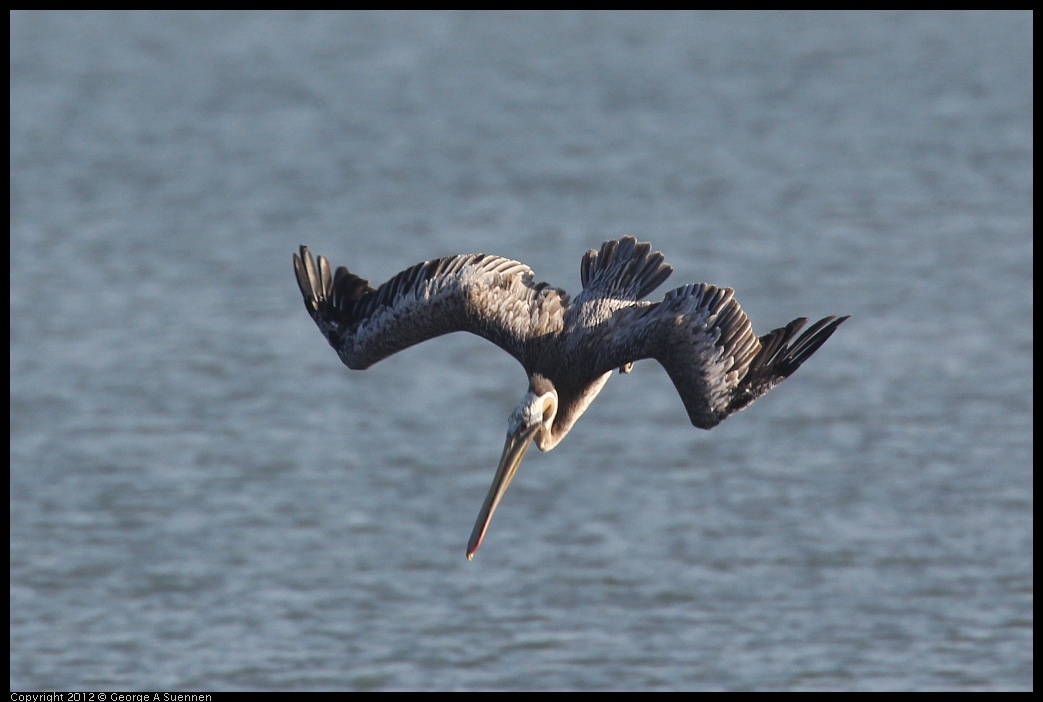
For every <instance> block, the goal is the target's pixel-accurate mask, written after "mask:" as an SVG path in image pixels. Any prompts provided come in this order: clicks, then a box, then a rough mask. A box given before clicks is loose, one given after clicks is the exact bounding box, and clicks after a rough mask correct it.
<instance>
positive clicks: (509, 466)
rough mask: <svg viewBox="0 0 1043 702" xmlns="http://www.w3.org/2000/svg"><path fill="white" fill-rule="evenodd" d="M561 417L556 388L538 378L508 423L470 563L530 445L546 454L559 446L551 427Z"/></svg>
mask: <svg viewBox="0 0 1043 702" xmlns="http://www.w3.org/2000/svg"><path fill="white" fill-rule="evenodd" d="M557 413H558V393H557V391H556V390H555V389H554V385H553V384H552V383H551V382H550V381H549V380H547V379H546V378H544V377H543V376H542V375H538V374H534V375H533V376H532V377H531V378H530V379H529V391H528V392H527V393H525V397H523V398H522V401H521V404H519V405H518V407H517V408H515V410H514V411H513V412H512V413H511V416H510V419H508V420H507V442H506V443H505V444H504V445H503V455H501V456H500V464H499V465H498V466H497V467H496V475H495V477H493V484H492V487H490V488H489V494H488V495H486V496H485V502H484V503H483V504H482V511H481V512H479V513H478V520H477V521H476V522H475V523H474V529H473V530H472V531H471V539H470V540H469V541H468V542H467V560H471V559H472V558H474V552H475V551H477V550H478V546H479V545H480V544H481V543H482V537H484V536H485V530H486V529H488V528H489V520H490V519H492V516H493V512H495V511H496V506H497V505H498V504H500V500H501V499H502V498H503V494H504V493H505V492H507V486H508V485H510V484H511V480H512V479H513V478H514V474H515V472H516V471H517V470H518V466H519V465H521V462H522V458H524V457H525V452H526V451H528V450H529V445H530V444H531V443H532V442H533V441H535V442H536V445H537V446H539V448H540V450H542V451H548V450H550V449H551V448H553V446H554V444H555V442H554V441H553V439H552V437H551V426H552V425H553V424H554V417H555V416H557Z"/></svg>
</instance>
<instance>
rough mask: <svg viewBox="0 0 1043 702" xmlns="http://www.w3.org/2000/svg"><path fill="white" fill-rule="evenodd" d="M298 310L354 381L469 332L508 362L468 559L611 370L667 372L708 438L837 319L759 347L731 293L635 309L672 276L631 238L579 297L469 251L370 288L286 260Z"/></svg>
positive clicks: (584, 269) (684, 295) (607, 248)
mask: <svg viewBox="0 0 1043 702" xmlns="http://www.w3.org/2000/svg"><path fill="white" fill-rule="evenodd" d="M293 267H294V270H295V271H296V273H297V284H298V285H300V288H301V294H303V295H304V306H305V307H307V309H308V314H310V315H311V317H312V319H314V320H315V323H316V324H317V325H318V326H319V330H320V331H321V332H322V334H323V336H325V337H326V340H327V341H329V343H330V346H332V347H333V349H334V350H335V351H336V352H337V354H338V355H339V356H340V359H341V360H342V361H343V362H344V364H345V365H346V366H348V368H352V369H355V370H362V369H364V368H368V367H370V366H371V365H373V364H374V363H376V362H377V361H379V360H381V359H384V358H387V357H388V356H390V355H391V354H393V353H395V352H397V351H401V350H402V349H405V348H408V347H410V346H413V345H414V344H418V343H420V342H421V341H425V340H427V339H431V338H433V337H436V336H439V335H441V334H447V333H449V332H455V331H467V332H471V333H472V334H477V335H478V336H481V337H484V338H486V339H488V340H489V341H491V342H493V343H494V344H496V345H497V346H499V347H500V348H501V349H503V350H504V351H506V352H507V353H509V354H511V355H512V356H514V358H516V359H517V360H518V362H520V363H521V364H522V367H524V368H525V372H526V373H528V376H529V389H528V392H526V393H525V396H524V397H523V398H522V401H521V404H519V405H518V407H517V409H515V410H514V412H512V413H511V416H510V419H508V421H507V442H506V444H505V445H504V447H503V454H502V456H501V457H500V463H499V466H498V467H497V468H496V476H495V477H494V478H493V484H492V487H491V488H490V489H489V493H488V495H486V497H485V502H484V504H482V509H481V512H479V514H478V520H477V521H476V522H475V525H474V530H473V531H472V532H471V538H470V540H469V542H468V544H467V558H468V559H470V558H472V557H473V556H474V553H475V551H477V550H478V546H479V544H481V543H482V538H483V537H484V536H485V530H486V528H488V526H489V520H490V519H491V518H492V516H493V512H494V511H495V510H496V506H497V505H498V504H499V503H500V499H501V498H502V497H503V494H504V492H505V491H506V490H507V486H508V485H510V482H511V479H512V478H514V473H515V471H516V470H517V469H518V465H519V464H520V463H521V460H522V457H523V456H524V455H525V452H526V450H528V448H529V444H530V443H535V444H536V445H537V446H538V447H539V448H540V450H541V451H550V450H551V449H552V448H554V447H555V446H557V445H558V443H560V442H561V440H562V439H563V438H565V435H566V434H568V433H569V430H570V429H571V428H572V425H573V424H575V423H576V420H577V419H579V417H580V415H582V414H583V412H584V410H586V409H587V406H588V405H590V403H591V402H592V401H593V400H594V398H595V397H597V394H598V392H600V391H601V388H602V387H603V386H604V385H605V383H606V382H607V381H608V379H609V376H610V375H611V374H612V370H613V369H615V368H618V369H619V370H620V372H621V373H627V372H629V371H630V368H631V367H632V366H633V364H634V362H635V361H640V360H642V359H646V358H654V359H655V360H657V361H659V363H660V364H661V365H662V366H663V367H664V368H665V369H666V372H667V374H668V375H669V376H670V379H671V380H672V381H673V383H674V386H675V387H676V388H677V392H678V393H679V394H680V395H681V400H682V401H683V402H684V407H685V409H686V410H687V411H688V417H689V419H691V420H692V424H694V425H695V426H697V427H700V428H702V429H710V428H712V427H714V426H716V425H717V424H719V423H720V422H721V421H723V420H724V419H725V418H726V417H728V416H729V415H731V414H733V413H734V412H738V411H739V410H741V409H743V408H745V407H747V406H748V405H749V404H750V403H751V402H753V401H754V400H756V399H757V398H758V397H760V396H761V395H763V394H764V393H766V392H768V391H769V390H771V389H772V388H773V387H775V386H776V385H778V384H779V383H781V382H782V381H783V380H785V379H786V378H788V377H789V376H790V375H791V374H792V373H793V371H795V370H797V369H798V368H800V365H801V364H802V363H804V361H806V360H807V359H808V357H810V356H811V354H813V353H815V351H817V350H818V348H819V347H820V346H821V345H822V344H823V343H824V342H825V341H826V339H828V338H829V337H830V335H832V334H833V332H835V331H836V329H837V327H838V326H840V324H841V323H843V321H844V320H845V319H847V317H826V318H824V319H821V320H819V321H818V322H816V323H815V324H813V325H812V326H811V327H810V328H809V329H808V330H807V331H805V332H804V333H803V334H801V335H800V336H799V337H798V338H796V340H794V337H796V335H797V332H799V331H800V329H801V328H802V327H803V326H804V324H805V323H806V322H807V321H808V320H807V318H806V317H799V318H797V319H794V320H793V321H792V322H790V323H789V324H787V325H786V326H784V327H781V328H779V329H776V330H774V331H771V332H768V333H767V334H765V335H764V336H762V337H759V338H758V337H757V336H756V335H755V334H754V333H753V328H752V326H751V325H750V320H749V319H748V318H747V317H746V314H745V313H744V312H743V311H742V308H740V307H739V303H738V302H736V300H735V298H734V297H733V291H732V289H731V288H719V287H717V286H716V285H707V284H699V285H686V286H684V287H681V288H677V289H676V290H671V291H670V292H668V293H667V294H666V296H665V297H664V298H663V300H662V301H661V302H647V301H642V298H644V297H645V296H647V295H648V294H649V293H651V292H652V291H653V290H655V289H656V288H657V287H659V285H660V284H662V282H663V281H665V280H666V279H667V277H668V276H669V275H670V273H671V272H672V270H673V269H672V268H671V267H670V266H669V265H667V264H666V263H664V262H663V254H661V253H659V252H658V251H657V252H654V253H653V252H652V251H651V245H650V244H648V243H638V242H637V240H636V239H634V238H633V237H625V238H623V239H620V240H618V241H606V242H605V243H604V244H602V245H601V250H600V251H593V250H591V251H588V252H587V253H586V254H585V255H584V256H583V260H582V261H581V262H580V279H581V281H582V283H583V290H582V291H581V292H580V293H579V294H578V295H577V296H576V297H575V299H574V300H571V301H570V300H569V296H568V294H566V292H565V291H564V290H562V289H560V288H555V287H551V286H550V285H548V284H547V283H537V282H536V280H535V278H534V277H533V272H532V270H531V269H530V268H529V267H528V266H526V265H525V264H523V263H519V262H518V261H512V260H510V259H506V258H501V257H500V256H489V255H486V254H469V255H460V256H447V257H445V258H436V259H435V260H433V261H424V262H423V263H418V264H416V265H415V266H413V267H412V268H409V269H407V270H404V271H402V272H401V273H399V274H398V275H396V276H395V277H393V278H392V279H391V280H389V281H388V282H386V283H384V284H383V285H381V286H380V287H379V288H376V289H374V288H372V287H370V285H369V282H367V281H366V280H363V279H362V278H360V277H359V276H357V275H355V274H353V273H349V272H348V270H347V269H346V268H343V267H341V268H338V269H337V270H336V271H332V270H331V269H330V263H329V261H328V260H327V259H326V258H325V257H324V256H319V261H318V265H316V263H315V259H314V258H312V255H311V252H309V251H308V248H307V247H306V246H302V247H301V251H300V255H299V256H298V255H297V254H294V256H293Z"/></svg>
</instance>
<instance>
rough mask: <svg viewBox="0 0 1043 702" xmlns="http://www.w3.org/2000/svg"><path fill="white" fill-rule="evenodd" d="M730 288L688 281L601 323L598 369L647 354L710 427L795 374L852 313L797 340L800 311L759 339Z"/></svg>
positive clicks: (697, 420)
mask: <svg viewBox="0 0 1043 702" xmlns="http://www.w3.org/2000/svg"><path fill="white" fill-rule="evenodd" d="M733 294H734V293H733V290H732V289H731V288H719V287H717V286H716V285H706V284H700V285H687V286H685V287H683V288H678V289H676V290H672V291H670V292H669V293H667V294H666V296H665V297H664V298H663V301H662V302H659V303H656V304H652V305H645V306H637V305H634V306H631V307H629V308H624V309H620V310H618V311H617V312H616V313H615V314H614V315H613V318H612V320H611V322H610V323H609V324H607V325H605V326H604V327H603V328H604V329H605V330H606V332H607V333H605V334H604V335H603V336H602V339H601V344H600V345H601V348H602V349H603V351H602V354H601V358H600V359H599V360H600V368H601V369H603V370H610V369H612V368H615V367H621V366H624V365H626V364H627V363H632V362H633V361H637V360H641V359H644V358H654V359H656V360H657V361H659V363H660V364H662V366H663V368H665V369H666V372H667V374H668V375H669V376H670V379H671V380H672V381H673V383H674V387H676V388H677V392H678V394H679V395H680V396H681V400H682V401H683V402H684V406H685V409H686V410H687V411H688V417H689V419H691V420H692V424H694V425H695V426H697V427H700V428H702V429H710V428H712V427H714V426H716V425H717V424H719V423H721V422H722V421H724V419H726V418H727V417H728V416H729V415H731V414H733V413H735V412H738V411H739V410H741V409H743V408H745V407H747V406H749V405H750V404H751V403H752V402H753V401H754V400H756V399H757V398H759V397H761V396H762V395H763V394H764V393H766V392H768V391H769V390H771V389H772V388H773V387H775V386H776V385H778V384H779V383H781V382H782V381H783V380H785V379H786V378H788V377H789V376H790V375H792V374H793V372H794V371H796V370H797V369H798V368H800V366H801V364H802V363H804V361H806V360H807V359H808V358H809V357H810V356H811V355H812V354H813V353H815V351H817V350H818V348H819V347H820V346H822V344H823V343H825V341H826V339H828V338H829V337H830V336H831V335H832V334H833V332H835V331H836V329H837V327H839V326H840V325H841V324H842V323H843V322H844V320H846V319H847V317H826V318H824V319H822V320H819V321H818V322H816V323H815V324H813V325H812V326H811V327H810V328H809V329H808V330H807V331H805V332H804V333H803V334H802V335H801V336H800V337H799V338H797V339H796V340H794V337H795V336H796V335H797V332H799V331H800V329H801V328H802V327H803V326H804V324H806V323H807V321H808V320H807V318H805V317H800V318H798V319H795V320H793V321H792V322H790V323H789V324H787V325H786V326H785V327H781V328H779V329H775V330H774V331H771V332H768V333H767V334H765V335H764V336H762V337H760V338H758V337H757V336H756V335H755V334H754V333H753V326H752V325H751V324H750V320H749V318H748V317H747V316H746V313H745V312H743V311H742V308H741V307H740V306H739V303H738V302H737V301H736V300H735V298H734V296H733Z"/></svg>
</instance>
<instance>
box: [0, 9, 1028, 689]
mask: <svg viewBox="0 0 1043 702" xmlns="http://www.w3.org/2000/svg"><path fill="white" fill-rule="evenodd" d="M10 19H11V520H10V521H11V679H10V685H11V688H12V689H30V688H32V689H57V690H97V691H106V692H116V691H122V690H135V689H176V690H224V689H269V688H280V689H413V688H416V689H461V690H468V689H523V688H524V689H652V690H676V689H705V690H715V689H938V688H945V689H1030V688H1031V687H1032V672H1033V654H1032V650H1033V643H1032V633H1033V575H1032V571H1033V565H1032V561H1033V539H1032V521H1033V520H1032V510H1033V500H1032V483H1033V481H1032V469H1031V464H1032V361H1031V358H1032V344H1033V341H1032V339H1033V334H1032V312H1033V307H1032V278H1033V265H1032V254H1033V247H1032V191H1033V171H1032V163H1033V157H1032V152H1033V131H1032V116H1033V115H1032V112H1033V109H1032V104H1033V88H1032V84H1033V68H1032V48H1033V41H1032V38H1033V37H1032V15H1031V14H1028V13H925V14H918V13H917V14H909V13H866V14H863V13H850V14H849V13H843V14H820V13H812V14H775V13H695V14H689V13H680V14H673V13H667V14H656V13H632V14H619V13H607V14H601V13H587V12H582V13H488V14H486V13H483V14H456V13H441V12H439V13H384V12H376V13H336V14H326V13H318V14H313V13H304V12H301V13H196V12H191V13H180V12H171V13H166V12H145V13H137V12H117V13H95V12H86V13H80V12H77V13H60V12H59V13H38V12H21V11H20V12H14V13H12V14H11V15H10ZM627 234H634V235H637V236H638V237H639V238H641V239H643V240H649V241H651V242H652V243H653V245H654V246H655V248H657V249H660V250H662V251H663V252H664V253H665V254H666V257H667V261H668V262H669V263H671V264H672V265H673V267H674V268H675V273H674V275H673V277H672V278H671V279H670V281H668V283H667V284H666V286H664V288H662V289H661V290H660V291H657V292H656V293H655V297H656V298H658V297H659V296H661V295H662V293H663V292H665V290H667V289H669V288H671V287H675V286H678V285H682V284H684V283H688V282H700V281H704V282H712V283H717V284H720V285H728V286H731V287H734V288H735V289H736V291H737V297H738V299H739V300H740V302H741V303H742V305H743V307H744V309H745V310H746V311H747V313H748V314H749V315H750V317H751V319H752V320H753V323H754V327H755V329H757V330H758V331H759V332H761V333H763V332H765V331H767V330H769V329H771V328H774V327H776V326H780V325H782V324H784V323H786V322H788V321H789V320H790V319H792V318H793V317H795V316H800V315H807V316H812V317H818V316H823V315H826V314H851V315H853V316H852V319H851V320H850V321H849V322H848V323H847V324H845V325H844V326H843V327H842V328H841V329H840V330H839V332H838V333H837V334H836V335H835V336H834V337H833V338H832V339H831V340H830V341H829V343H828V344H826V345H825V346H824V347H823V348H822V350H820V351H819V352H818V354H817V355H816V356H815V357H814V358H813V359H812V360H811V361H810V362H809V363H808V364H807V365H806V366H805V367H804V368H802V369H801V370H800V372H798V373H797V374H796V375H795V376H794V377H793V378H792V379H790V380H788V381H787V382H786V384H784V385H783V386H782V387H781V388H779V389H778V390H776V391H774V392H773V393H772V394H771V395H769V396H768V397H766V398H764V399H762V400H761V401H760V402H758V403H757V404H756V405H755V406H754V407H752V408H751V409H749V410H747V411H745V412H743V413H742V414H740V415H738V416H736V417H734V418H732V419H730V420H729V421H727V422H726V423H725V424H723V425H722V426H720V427H718V428H717V429H715V430H714V431H713V432H710V433H707V432H703V431H701V430H697V429H695V428H693V427H692V426H691V425H690V424H689V423H688V421H687V418H686V416H685V413H684V411H683V408H682V405H681V402H680V400H679V398H678V397H677V395H676V393H675V392H674V390H673V387H672V385H671V384H670V382H669V379H668V378H667V377H666V374H665V373H664V372H663V371H662V369H661V368H659V367H658V366H657V365H656V364H655V363H653V362H646V363H642V364H638V366H637V367H636V368H635V369H634V372H633V373H632V374H631V375H630V376H620V377H613V379H612V380H611V381H610V382H609V384H608V385H607V386H606V388H605V390H604V391H603V392H602V394H601V396H600V397H599V398H598V400H597V402H596V403H595V404H594V405H593V406H592V408H591V409H590V410H589V411H588V413H587V414H586V415H585V416H584V417H583V419H582V420H581V421H580V422H579V423H578V424H577V426H576V427H575V428H574V430H573V431H572V433H571V435H570V436H569V437H568V438H567V439H566V441H564V442H563V443H562V444H561V445H560V446H559V447H558V448H557V449H556V450H554V451H553V452H551V453H547V454H541V453H539V452H536V451H531V452H530V453H529V455H528V457H527V458H526V461H525V463H524V465H523V466H522V470H521V471H520V472H519V474H518V477H517V478H516V479H515V481H514V483H513V485H512V487H511V489H510V491H509V492H508V494H507V497H506V499H505V501H504V502H503V504H502V506H501V508H500V509H499V511H498V512H497V514H496V518H495V519H494V520H493V523H492V526H491V529H490V532H489V534H488V536H487V538H486V541H485V543H484V544H483V546H482V549H481V550H480V551H479V553H478V555H477V557H476V558H475V560H474V561H473V562H467V561H466V560H465V558H464V547H465V544H466V540H467V536H468V534H469V533H470V530H471V525H472V522H473V520H474V518H475V516H476V515H477V512H478V508H479V506H480V504H481V501H482V498H483V497H484V494H485V491H486V489H487V488H488V484H489V482H490V481H491V479H492V473H493V469H494V468H495V464H496V460H497V458H498V457H499V451H500V448H501V446H502V441H503V434H504V431H505V429H506V419H507V416H508V414H509V413H510V411H511V409H512V408H513V407H514V406H515V404H516V403H517V402H518V400H519V399H520V398H521V396H522V394H523V393H524V391H525V377H524V373H523V372H522V370H521V368H520V367H519V366H518V365H517V364H516V363H515V362H514V361H513V360H512V359H511V358H509V357H508V356H507V355H506V354H503V353H502V352H500V351H499V350H497V349H496V348H495V347H493V346H492V345H490V344H488V343H486V342H484V341H482V340H481V339H478V338H477V337H473V336H469V335H454V336H450V337H443V338H440V339H437V340H435V341H432V342H429V343H427V344H425V345H423V346H421V347H417V348H414V349H411V350H408V351H406V352H404V353H402V354H399V355H398V356H395V357H392V358H391V359H388V360H387V361H384V362H382V363H380V364H378V365H377V366H375V367H373V368H371V369H370V370H368V371H366V372H362V373H358V372H352V371H348V370H347V369H346V368H345V367H343V366H342V365H340V363H339V361H338V360H337V358H336V356H335V355H334V354H333V353H332V351H331V350H330V349H329V347H328V346H327V345H326V343H325V341H324V340H323V339H322V338H321V337H320V335H319V334H318V332H317V331H316V329H315V328H314V326H313V324H312V322H311V320H310V319H309V318H308V316H307V315H306V314H305V312H304V309H303V306H302V304H301V300H300V296H299V294H298V292H297V289H296V283H295V281H294V278H293V274H292V267H291V253H292V252H293V251H294V250H295V249H296V247H297V246H298V245H299V244H302V243H304V244H308V245H309V246H310V247H311V248H312V250H313V251H315V252H317V253H325V254H327V255H328V256H329V257H330V258H331V259H332V260H333V262H334V264H346V265H349V266H350V267H351V268H352V270H355V271H357V272H359V273H361V274H362V275H364V276H366V277H368V278H369V279H370V280H371V281H373V282H375V283H379V282H381V281H383V280H386V279H387V278H388V277H390V276H391V275H393V274H395V273H396V272H398V271H399V270H402V269H403V268H405V267H407V266H408V265H411V264H413V263H415V262H417V261H421V260H424V259H430V258H433V257H436V256H440V255H446V254H451V253H463V252H479V251H482V252H489V253H497V254H501V255H505V256H509V257H511V258H516V259H519V260H523V261H525V262H526V263H528V264H529V265H531V266H532V267H533V268H534V270H535V271H536V274H537V276H538V277H539V278H540V279H545V280H548V281H550V282H552V283H554V284H556V285H559V286H562V287H565V288H566V289H568V290H569V291H571V292H573V293H575V292H576V291H578V289H579V260H580V256H581V255H582V253H583V252H584V251H585V250H586V249H588V248H591V247H596V246H597V245H598V244H600V242H602V241H603V240H605V239H607V238H612V237H617V236H621V235H627Z"/></svg>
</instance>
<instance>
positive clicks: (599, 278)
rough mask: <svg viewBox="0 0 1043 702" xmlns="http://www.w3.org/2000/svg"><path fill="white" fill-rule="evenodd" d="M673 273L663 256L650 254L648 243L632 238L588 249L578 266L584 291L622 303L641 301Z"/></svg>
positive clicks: (624, 238) (656, 253) (655, 253)
mask: <svg viewBox="0 0 1043 702" xmlns="http://www.w3.org/2000/svg"><path fill="white" fill-rule="evenodd" d="M672 272H673V268H671V267H670V266H669V265H668V264H666V263H664V259H663V254H661V253H659V252H658V251H656V252H654V253H652V245H651V244H649V243H648V242H641V243H638V241H637V239H635V238H634V237H632V236H627V237H623V238H622V239H619V240H618V241H616V240H612V241H606V242H605V243H604V244H602V245H601V250H600V251H594V250H593V249H591V250H590V251H587V253H586V254H584V256H583V260H582V261H581V262H580V269H579V274H580V280H581V281H582V282H583V289H584V290H589V291H591V292H592V293H600V294H602V295H605V296H607V297H614V298H618V299H621V300H634V301H636V300H640V299H641V298H644V297H646V296H647V295H648V294H649V293H651V292H652V291H653V290H655V289H656V288H658V287H659V286H660V285H662V284H663V282H664V281H665V280H666V279H667V278H669V277H670V274H671V273H672Z"/></svg>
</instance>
